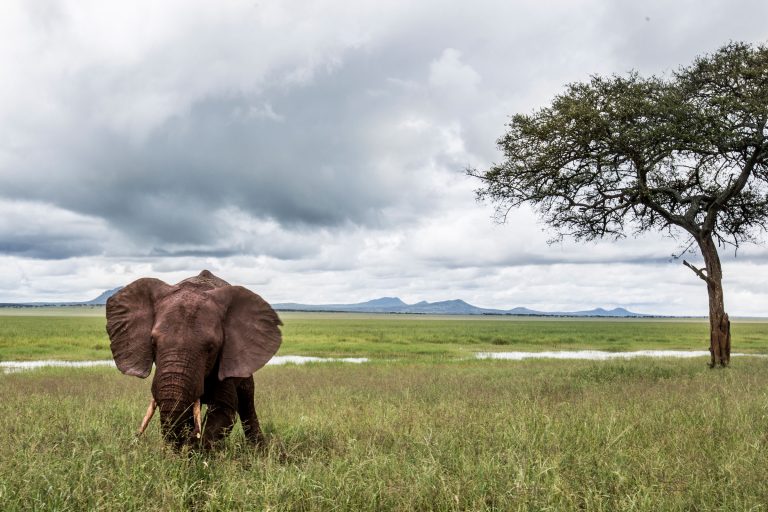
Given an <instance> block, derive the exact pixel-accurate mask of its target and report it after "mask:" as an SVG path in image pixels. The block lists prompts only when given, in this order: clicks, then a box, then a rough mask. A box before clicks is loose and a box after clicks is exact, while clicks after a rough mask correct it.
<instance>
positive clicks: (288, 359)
mask: <svg viewBox="0 0 768 512" xmlns="http://www.w3.org/2000/svg"><path fill="white" fill-rule="evenodd" d="M365 362H368V358H367V357H310V356H275V357H273V358H272V359H270V361H269V362H268V363H267V364H268V365H272V364H274V365H281V364H304V363H365ZM93 366H115V362H114V361H112V360H111V359H105V360H102V361H0V368H2V369H3V372H4V373H11V372H19V371H24V370H35V369H37V368H51V367H64V368H90V367H93Z"/></svg>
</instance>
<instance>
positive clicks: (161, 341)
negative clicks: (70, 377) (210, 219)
mask: <svg viewBox="0 0 768 512" xmlns="http://www.w3.org/2000/svg"><path fill="white" fill-rule="evenodd" d="M280 325H282V322H281V321H280V318H279V317H278V316H277V314H276V313H275V312H274V310H273V309H272V308H271V307H270V305H269V304H267V302H265V301H264V300H263V299H262V298H261V297H259V296H258V295H256V294H255V293H253V292H251V291H249V290H247V289H245V288H243V287H241V286H231V285H230V284H229V283H227V282H226V281H224V280H222V279H220V278H218V277H216V276H214V275H213V274H211V273H210V272H209V271H207V270H204V271H202V272H201V273H200V274H199V275H197V276H195V277H191V278H189V279H185V280H184V281H181V282H180V283H178V284H176V285H174V286H171V285H168V284H166V283H164V282H163V281H161V280H159V279H153V278H142V279H138V280H137V281H134V282H133V283H131V284H129V285H128V286H126V287H125V288H123V289H122V290H120V291H119V292H118V293H116V294H115V295H113V296H112V297H110V299H109V300H108V301H107V332H108V334H109V339H110V348H111V349H112V355H113V356H114V359H115V363H116V364H117V367H118V368H119V369H120V371H121V372H123V373H124V374H126V375H134V376H137V377H141V378H145V377H147V376H148V375H149V374H150V372H151V370H152V363H153V362H154V363H155V367H156V370H155V376H154V379H153V381H152V397H153V402H152V406H151V409H153V407H154V404H155V403H156V404H157V406H158V407H159V409H160V422H161V427H162V432H163V436H164V437H165V438H166V439H167V440H168V441H170V442H172V443H173V444H174V445H175V446H177V447H180V446H182V445H183V444H185V443H191V442H194V441H196V439H195V437H197V436H198V434H199V433H198V432H197V430H196V428H195V423H196V422H195V420H194V419H193V404H195V403H196V401H197V400H200V401H201V402H202V403H203V404H207V405H208V410H207V412H206V416H205V420H204V422H203V423H204V429H203V432H202V445H203V447H205V448H210V447H211V446H213V445H214V444H215V443H216V442H217V441H219V440H221V439H222V438H224V437H225V436H226V435H227V434H228V433H229V431H230V430H231V429H232V426H233V425H234V423H235V421H236V414H237V415H239V416H240V420H241V421H242V423H243V430H244V431H245V435H246V438H247V439H248V440H249V441H251V442H253V443H256V444H260V443H262V442H263V435H262V433H261V429H260V428H259V420H258V418H257V416H256V409H255V407H254V403H253V391H254V385H253V372H255V371H256V370H258V369H259V368H261V367H262V366H264V365H265V364H266V363H267V361H269V360H270V359H271V358H272V356H273V355H274V354H275V352H277V350H278V348H279V347H280V343H281V340H282V337H281V333H280V328H279V326H280ZM198 404H199V402H198ZM150 417H151V414H150V412H149V411H148V415H147V418H146V419H145V420H146V421H148V420H149V418H150Z"/></svg>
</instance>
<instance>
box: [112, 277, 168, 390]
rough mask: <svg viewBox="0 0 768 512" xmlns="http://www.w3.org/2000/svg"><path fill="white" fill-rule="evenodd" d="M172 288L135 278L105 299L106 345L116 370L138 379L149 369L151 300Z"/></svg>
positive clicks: (150, 368) (152, 357)
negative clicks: (107, 337)
mask: <svg viewBox="0 0 768 512" xmlns="http://www.w3.org/2000/svg"><path fill="white" fill-rule="evenodd" d="M173 290H175V287H173V286H169V285H167V284H165V283H164V282H162V281H161V280H159V279H152V278H143V279H138V280H136V281H134V282H132V283H131V284H129V285H128V286H126V287H125V288H123V289H122V290H120V291H119V292H117V293H116V294H114V295H113V296H112V297H110V298H109V299H108V300H107V334H109V341H110V343H109V348H111V349H112V356H113V357H114V358H115V364H117V367H118V369H120V371H121V372H123V373H124V374H126V375H134V376H136V377H141V378H142V379H143V378H145V377H147V376H148V375H149V373H150V372H151V371H152V361H153V360H154V353H153V349H152V326H153V325H154V323H155V302H156V301H158V300H160V299H161V298H162V297H164V296H166V295H168V294H169V293H171V292H172V291H173Z"/></svg>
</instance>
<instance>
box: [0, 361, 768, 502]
mask: <svg viewBox="0 0 768 512" xmlns="http://www.w3.org/2000/svg"><path fill="white" fill-rule="evenodd" d="M0 380H1V381H2V383H1V384H2V385H0V431H2V432H3V439H4V442H3V443H0V503H3V510H4V511H12V510H72V511H81V510H169V511H175V510H178V511H181V510H308V511H309V510H318V511H325V510H610V511H614V510H648V511H658V510H680V511H683V510H738V511H741V510H765V509H766V503H768V480H766V479H765V474H766V472H768V457H767V456H766V450H768V446H767V443H768V440H767V438H766V429H765V425H766V417H767V416H768V361H766V360H765V359H763V358H759V359H749V358H747V359H740V360H739V361H738V364H737V365H735V366H734V367H733V368H731V369H729V370H715V371H709V370H706V369H705V368H704V365H703V362H702V361H659V360H633V361H626V362H603V363H593V362H583V361H582V362H568V363H565V362H555V361H550V362H544V361H536V362H524V363H511V362H505V363H499V362H479V361H472V362H466V361H465V362H458V361H454V362H444V363H428V364H427V363H416V364H411V363H375V364H368V365H364V366H359V365H352V366H342V365H324V366H323V365H310V366H305V367H296V366H293V367H291V366H288V367H270V368H265V369H264V370H262V371H260V372H258V373H257V374H256V381H257V397H256V401H257V406H258V409H259V412H260V415H261V418H262V422H263V424H264V427H265V430H266V432H267V435H268V438H269V448H268V450H267V452H266V453H260V452H255V451H252V450H251V449H250V448H249V447H247V446H244V445H243V437H242V432H240V431H239V430H237V431H235V432H234V433H233V435H232V436H230V438H229V440H228V444H227V446H226V448H225V449H224V450H223V451H222V452H220V453H217V454H214V455H199V454H198V455H191V456H185V455H179V454H175V453H173V452H170V451H169V450H167V449H166V448H165V447H164V446H163V445H162V443H161V441H160V435H159V432H158V425H157V423H156V422H155V423H153V424H152V425H151V427H150V429H149V430H148V432H147V433H146V434H145V436H144V437H143V438H141V439H140V440H139V441H138V442H136V441H134V439H133V434H132V433H133V431H134V430H135V428H136V426H137V424H138V422H139V420H140V418H141V416H142V414H143V411H144V408H145V407H146V401H147V399H148V398H149V382H148V381H142V380H139V379H133V378H128V377H123V376H121V375H119V374H118V373H117V372H116V371H114V370H112V371H110V370H107V369H100V370H78V371H73V370H68V371H65V370H43V371H37V372H29V373H18V374H9V375H3V376H0Z"/></svg>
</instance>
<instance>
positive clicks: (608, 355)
mask: <svg viewBox="0 0 768 512" xmlns="http://www.w3.org/2000/svg"><path fill="white" fill-rule="evenodd" d="M709 356H710V354H709V351H708V350H637V351H635V352H607V351H605V350H563V351H557V352H478V353H477V354H475V357H477V358H478V359H511V360H513V361H522V360H523V359H587V360H590V361H605V360H608V359H633V358H635V357H684V358H686V357H709ZM738 356H752V357H765V355H764V354H731V357H738Z"/></svg>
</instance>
